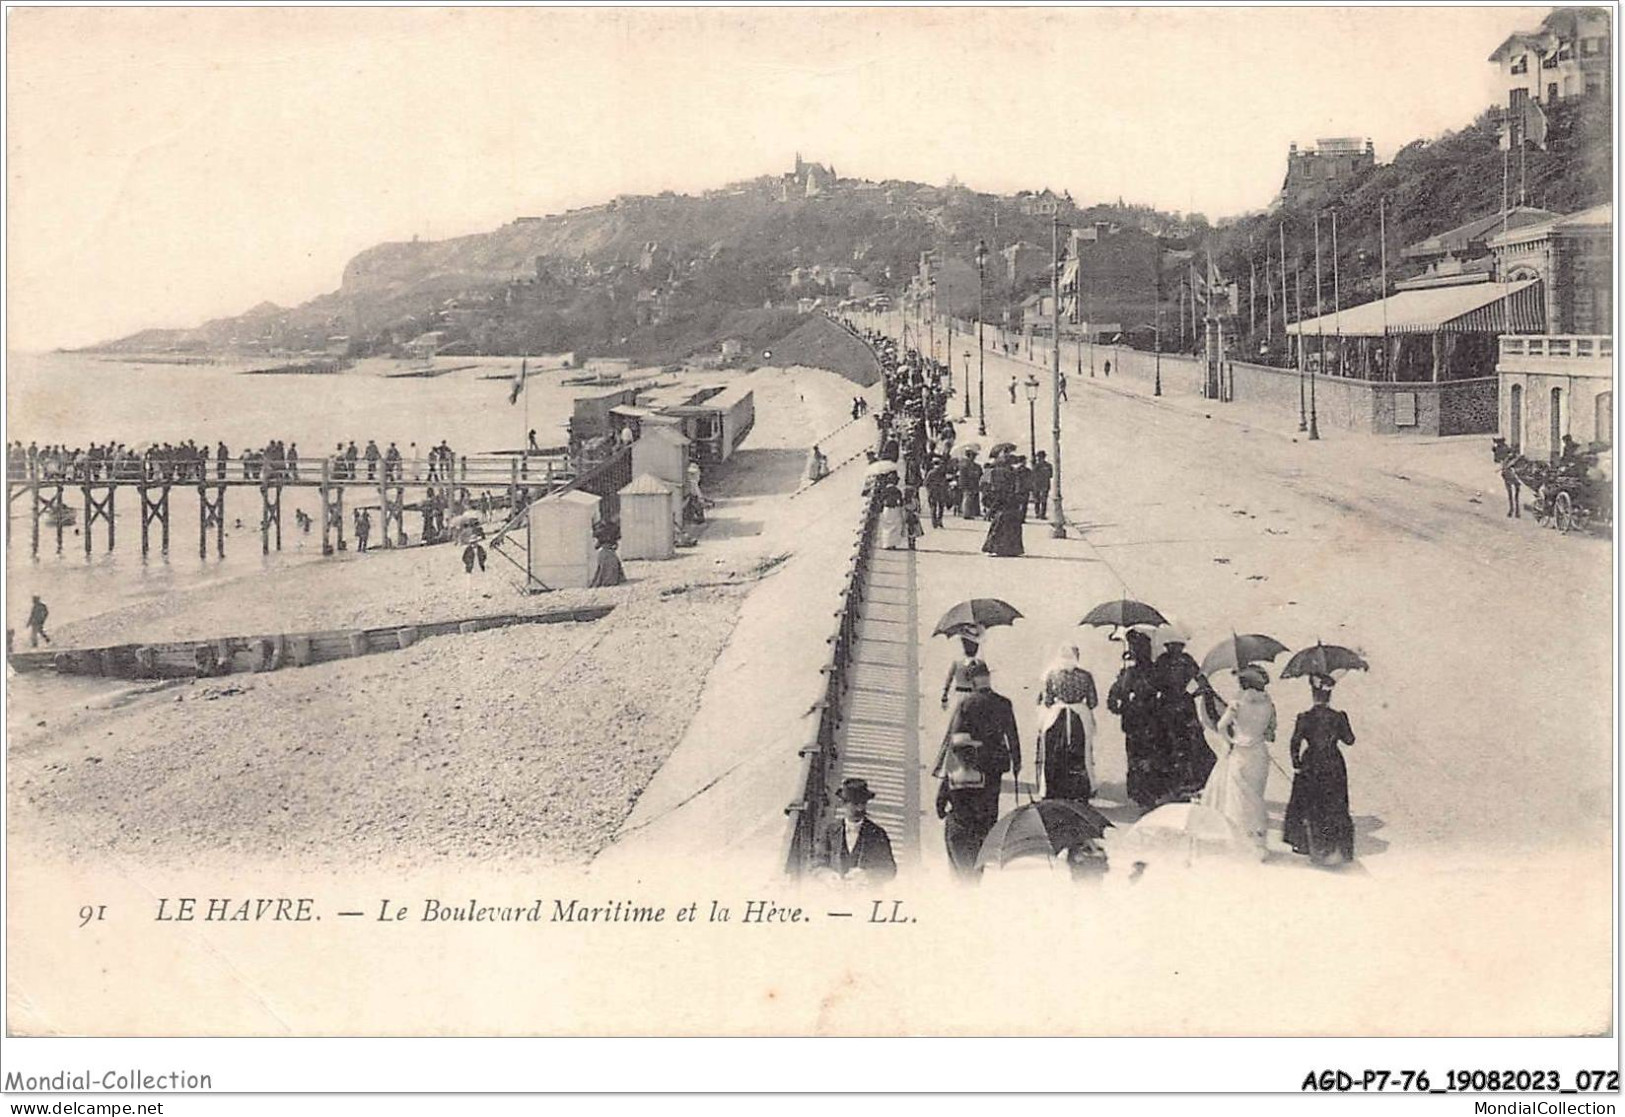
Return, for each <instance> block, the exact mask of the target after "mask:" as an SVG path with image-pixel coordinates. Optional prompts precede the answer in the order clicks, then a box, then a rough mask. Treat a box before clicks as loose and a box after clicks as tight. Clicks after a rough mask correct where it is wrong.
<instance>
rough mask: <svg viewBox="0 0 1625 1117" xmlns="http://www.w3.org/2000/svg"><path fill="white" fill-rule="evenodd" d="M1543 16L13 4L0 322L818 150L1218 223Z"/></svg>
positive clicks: (80, 340)
mask: <svg viewBox="0 0 1625 1117" xmlns="http://www.w3.org/2000/svg"><path fill="white" fill-rule="evenodd" d="M1548 10H1549V9H1547V8H1539V7H1537V8H1526V7H1436V8H1307V7H1299V8H1286V7H1276V8H1245V9H1242V8H1189V9H1187V8H1093V9H1077V8H1066V9H1060V8H1004V9H993V8H951V9H950V8H868V9H854V8H844V9H829V8H823V9H811V8H800V9H764V8H660V9H651V8H639V9H602V8H599V9H588V8H573V9H435V8H409V9H365V8H341V9H309V8H307V9H247V8H218V9H173V8H171V9H131V8H104V9H26V10H18V9H12V10H10V11H9V12H8V13H7V15H8V19H7V41H6V51H7V113H6V139H7V143H6V152H7V167H6V185H7V191H8V196H7V207H6V219H7V244H8V256H7V261H6V263H7V268H6V276H7V292H6V295H7V299H6V308H7V329H8V337H7V345H8V348H12V349H38V348H50V347H55V346H72V345H82V344H89V343H92V342H95V341H99V340H106V339H110V338H113V337H117V336H120V335H122V334H125V333H129V332H132V331H134V330H137V329H140V328H143V327H148V326H191V325H196V324H198V323H200V322H201V321H203V320H205V319H207V318H211V317H218V316H221V315H228V314H237V313H241V312H242V311H243V310H246V309H247V308H249V307H250V306H252V305H254V304H256V303H259V302H261V301H263V300H267V299H269V300H271V301H273V302H276V303H280V304H282V305H292V304H295V303H298V302H302V301H304V300H305V299H308V298H311V297H313V296H315V295H317V294H320V293H322V292H324V291H330V290H333V289H335V288H337V286H338V284H339V280H340V276H341V273H342V271H343V268H344V264H345V263H346V261H348V260H349V259H350V258H351V257H352V256H354V255H355V254H356V253H357V252H359V251H361V250H362V249H365V248H367V247H369V246H371V245H373V244H377V243H380V242H383V241H391V240H409V239H411V238H412V237H413V236H421V237H423V238H425V239H438V238H441V237H447V236H456V235H461V234H465V233H472V232H479V231H482V230H486V229H490V228H494V227H495V226H497V225H499V224H502V223H503V222H506V221H510V220H512V219H513V218H514V217H515V216H518V215H521V214H527V215H529V214H538V215H539V214H547V213H557V212H561V211H563V210H565V209H568V208H572V207H575V206H582V205H592V204H595V203H597V202H601V201H605V200H607V199H609V198H611V197H613V196H615V195H617V194H639V193H656V192H659V191H661V190H668V189H669V190H676V191H679V192H697V191H700V190H704V189H707V188H710V187H714V186H720V185H722V184H723V183H726V182H730V181H734V180H738V179H744V178H751V177H755V176H756V175H760V174H767V173H779V172H781V171H784V170H788V169H789V167H790V164H791V162H792V160H793V159H794V156H795V153H796V152H797V151H799V152H801V153H802V155H803V156H804V157H806V158H807V159H809V160H817V161H820V162H824V163H826V164H832V165H833V166H834V167H835V168H836V170H837V171H838V172H839V173H840V174H841V175H842V176H851V177H862V178H870V179H885V178H899V179H912V180H917V181H923V182H934V183H941V182H944V181H946V180H947V179H948V178H949V176H950V175H952V176H957V178H958V179H959V180H960V181H961V182H963V183H965V184H966V185H967V186H969V187H972V188H973V189H978V190H986V191H998V192H1007V191H1015V190H1021V189H1039V188H1042V187H1045V186H1048V187H1051V188H1053V189H1056V190H1069V191H1071V193H1072V196H1073V197H1074V198H1075V199H1076V200H1078V201H1079V202H1080V203H1084V204H1088V203H1090V202H1094V201H1103V200H1115V199H1116V198H1117V197H1118V196H1122V197H1123V198H1124V200H1126V201H1130V202H1143V203H1148V204H1152V205H1156V206H1159V207H1161V208H1164V209H1169V210H1180V211H1188V212H1201V213H1205V214H1207V215H1208V216H1209V217H1210V218H1215V219H1216V218H1219V217H1224V216H1229V215H1233V214H1238V213H1242V212H1246V211H1248V210H1255V209H1261V208H1263V207H1264V206H1266V205H1267V204H1268V203H1269V201H1270V199H1271V197H1272V196H1273V195H1274V193H1275V191H1276V190H1277V189H1279V187H1280V183H1281V179H1282V176H1283V175H1284V173H1285V166H1286V151H1287V145H1288V144H1289V143H1291V142H1293V141H1297V142H1299V143H1302V144H1307V143H1312V142H1313V141H1314V140H1315V139H1316V138H1317V137H1321V136H1362V137H1370V138H1371V139H1372V140H1374V141H1375V143H1376V148H1377V154H1378V157H1379V159H1386V158H1388V157H1390V156H1392V154H1393V153H1394V152H1395V151H1396V150H1398V149H1399V148H1400V147H1401V146H1403V145H1404V144H1405V143H1408V142H1409V141H1410V140H1412V139H1416V138H1418V137H1429V136H1435V135H1438V134H1439V133H1440V132H1443V131H1446V130H1448V129H1452V128H1459V127H1461V126H1462V125H1464V124H1466V123H1468V122H1470V121H1471V120H1472V119H1473V117H1474V116H1476V115H1477V114H1478V112H1480V111H1481V110H1482V109H1484V108H1485V107H1487V106H1488V105H1489V104H1491V103H1493V102H1496V101H1498V100H1500V99H1501V98H1500V95H1499V94H1498V91H1497V88H1496V83H1495V78H1496V68H1495V67H1494V66H1491V65H1490V64H1489V63H1488V62H1487V61H1486V59H1487V57H1488V55H1489V53H1490V52H1491V51H1492V50H1493V49H1494V48H1495V46H1496V45H1497V44H1498V43H1499V42H1500V41H1501V39H1502V38H1504V37H1505V35H1506V34H1508V33H1509V32H1511V31H1513V30H1517V29H1520V28H1524V27H1533V26H1535V25H1537V24H1538V23H1539V21H1540V19H1541V17H1542V16H1543V15H1544V14H1545V13H1546V12H1547V11H1548Z"/></svg>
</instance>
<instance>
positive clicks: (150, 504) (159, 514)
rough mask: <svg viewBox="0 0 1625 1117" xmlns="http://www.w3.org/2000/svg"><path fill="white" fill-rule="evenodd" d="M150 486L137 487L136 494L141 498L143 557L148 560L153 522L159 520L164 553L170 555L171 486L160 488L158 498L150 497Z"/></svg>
mask: <svg viewBox="0 0 1625 1117" xmlns="http://www.w3.org/2000/svg"><path fill="white" fill-rule="evenodd" d="M151 490H152V486H150V485H145V484H143V485H138V486H136V493H137V494H138V495H139V496H140V497H141V557H142V558H146V557H147V554H148V553H149V551H150V550H151V539H150V537H151V531H152V527H151V525H152V522H153V521H154V520H157V521H158V522H159V524H160V525H161V526H162V528H163V552H164V554H166V555H167V554H169V486H168V485H160V486H158V496H157V497H153V496H150V495H149V493H150V492H151Z"/></svg>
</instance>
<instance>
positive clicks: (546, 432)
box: [5, 353, 638, 632]
mask: <svg viewBox="0 0 1625 1117" xmlns="http://www.w3.org/2000/svg"><path fill="white" fill-rule="evenodd" d="M276 363H277V362H276V361H274V360H266V359H263V358H262V359H260V360H258V361H252V362H246V361H237V362H225V363H221V364H215V365H179V364H172V363H162V362H159V361H146V362H143V361H140V360H134V359H118V358H113V357H110V356H108V355H98V354H81V353H8V354H7V360H6V368H5V399H6V417H5V438H6V441H7V443H8V444H9V443H11V442H16V441H21V442H22V443H24V444H25V445H26V444H27V443H29V442H37V443H39V444H40V445H41V446H44V445H48V444H52V443H61V444H65V445H67V446H68V447H70V448H72V447H77V446H89V445H90V443H92V442H97V443H107V442H123V443H124V444H125V445H127V446H131V447H136V448H141V447H144V446H146V445H147V444H151V443H163V442H171V443H175V442H181V441H184V440H186V439H192V440H194V441H195V442H197V444H198V445H200V446H201V445H205V444H206V445H208V446H210V447H213V446H214V445H215V444H216V443H217V442H219V441H221V440H224V441H225V443H226V445H227V447H228V448H229V449H230V451H231V454H232V456H233V457H237V456H239V455H240V454H241V453H242V451H243V449H244V448H247V447H259V446H263V445H265V444H266V443H267V442H269V441H270V440H272V439H281V440H282V441H284V442H292V443H297V444H298V447H299V455H300V459H301V461H302V462H305V463H308V465H309V466H315V465H316V462H317V460H318V459H319V458H320V457H322V456H323V455H324V454H329V453H332V452H333V448H334V446H335V445H336V444H338V443H340V442H346V443H347V442H349V441H350V440H352V439H353V440H354V441H355V443H356V445H357V446H358V447H361V448H363V449H364V448H365V447H366V444H367V440H368V439H369V438H370V439H375V440H376V441H377V442H378V445H379V448H380V449H383V448H387V447H388V445H389V443H390V442H391V441H393V442H394V443H395V444H396V446H397V447H398V448H399V449H400V450H401V452H402V453H403V454H406V455H410V453H411V450H410V446H411V444H412V443H414V442H415V443H417V446H418V453H419V455H420V456H422V455H424V454H427V452H428V448H429V447H430V446H432V445H438V444H439V443H440V441H441V440H442V439H444V440H446V442H447V443H448V444H449V445H450V446H451V447H452V449H453V450H454V451H456V452H457V453H459V454H486V453H493V452H497V451H503V450H508V451H513V450H517V449H519V448H520V447H522V446H524V445H525V440H526V434H527V432H528V431H530V430H532V429H534V430H535V431H536V439H537V441H538V443H540V444H541V445H542V446H559V445H563V444H564V443H565V442H566V441H567V438H568V433H567V422H568V419H569V415H570V408H571V400H572V399H573V398H574V397H575V396H577V395H580V394H583V393H586V392H590V391H594V390H596V389H594V388H584V387H579V386H570V385H565V384H563V383H561V381H562V379H563V378H564V377H566V376H571V375H573V374H572V373H569V372H565V371H563V370H562V369H560V368H559V367H557V366H558V365H559V363H560V362H559V361H558V360H556V359H555V360H546V359H543V360H538V361H536V362H535V363H533V364H532V365H531V367H530V376H529V378H528V380H527V382H526V384H527V386H526V390H525V391H524V392H523V393H522V394H521V396H520V399H519V401H518V402H517V403H515V404H511V405H510V404H509V403H508V395H509V391H510V388H511V386H512V378H513V376H514V375H515V374H516V372H517V371H518V369H519V365H520V359H519V358H517V357H511V358H510V357H462V358H458V357H439V358H436V359H435V361H434V363H433V365H432V366H431V367H432V368H435V369H452V370H454V371H448V372H446V373H444V374H443V375H437V376H403V375H401V374H403V373H413V372H420V371H424V366H423V364H422V362H404V361H396V360H391V359H385V358H377V359H369V360H363V361H359V362H357V363H356V365H355V366H354V367H353V368H350V369H347V370H345V371H343V372H339V373H333V374H326V375H322V374H315V375H299V374H251V373H249V372H248V370H250V369H254V368H263V367H267V366H271V365H274V364H276ZM464 366H468V367H464ZM538 366H548V367H545V371H540V372H539V371H537V368H538ZM631 375H632V376H636V375H638V373H637V372H634V373H633V374H631ZM488 377H495V379H487V378H488ZM8 495H10V494H9V493H8ZM65 497H66V499H67V501H68V503H69V504H70V506H72V507H73V508H74V510H75V512H76V513H77V516H76V520H77V521H78V522H76V523H75V524H74V525H73V526H72V527H69V528H67V529H66V530H65V531H64V533H63V543H62V553H61V554H57V553H56V534H55V531H54V529H52V528H51V527H50V526H49V525H46V524H44V523H42V524H41V527H40V554H39V555H38V556H37V557H31V556H30V554H29V530H30V529H29V515H28V505H27V499H28V498H27V495H26V493H25V494H22V495H19V496H17V497H16V498H15V499H14V500H11V501H8V504H7V510H8V516H7V523H6V552H5V553H6V587H7V591H8V594H7V602H6V613H7V620H6V623H7V625H8V627H14V628H17V629H18V631H19V632H20V631H21V628H22V620H23V618H24V617H25V616H26V614H27V610H28V604H29V596H30V595H31V594H35V593H38V594H40V595H41V597H42V598H44V599H45V601H46V603H47V604H48V605H49V606H50V608H51V615H52V619H53V623H59V622H66V621H69V620H72V619H76V618H79V617H84V616H92V615H96V614H98V613H101V612H103V611H106V610H109V609H114V608H118V607H119V606H121V605H125V604H129V603H133V602H137V601H142V600H147V599H151V598H154V597H161V596H163V595H165V594H170V593H175V592H179V591H184V590H186V589H189V588H192V587H196V586H201V585H206V584H208V583H211V582H214V581H218V580H225V579H236V578H241V577H243V576H245V575H249V574H252V573H253V572H255V571H257V570H271V569H275V568H277V567H280V566H282V565H285V564H289V563H301V562H312V561H320V560H321V533H320V530H319V528H318V529H315V530H313V531H312V533H311V534H309V535H305V534H303V533H301V532H300V531H299V529H298V528H297V526H296V525H295V522H294V520H295V517H294V510H295V509H302V510H303V511H305V512H306V513H307V514H308V515H310V516H311V517H313V518H314V519H315V521H316V523H317V524H318V525H319V524H320V522H321V521H320V518H319V512H320V506H321V505H320V500H319V498H318V496H317V493H316V491H315V490H314V489H288V490H285V492H284V496H283V509H282V548H283V549H282V550H281V551H280V552H277V551H275V550H273V551H272V552H271V554H269V555H262V554H261V545H260V532H259V520H260V508H259V496H258V494H257V493H255V492H254V491H253V490H251V489H241V488H234V489H230V490H228V492H227V497H226V544H225V557H224V558H218V557H216V556H215V553H214V543H213V539H212V534H213V532H212V529H211V533H210V534H211V539H210V542H209V553H208V555H207V557H205V558H202V559H200V558H199V557H198V501H197V493H196V489H193V488H188V487H185V486H177V487H176V488H175V489H173V490H172V493H171V498H170V500H171V508H170V541H169V553H168V554H167V555H165V554H163V553H161V552H160V550H159V546H158V525H157V524H154V525H153V526H152V529H151V531H152V546H151V551H150V553H149V554H148V556H147V557H146V559H145V560H143V558H142V554H141V518H140V499H139V497H138V496H137V494H136V492H135V490H133V489H121V490H120V491H119V494H118V497H117V532H118V543H117V547H116V549H115V550H113V551H111V552H109V551H108V550H107V542H106V525H105V524H103V523H97V524H96V525H95V526H94V535H93V537H92V544H93V546H92V550H91V553H90V554H89V555H86V553H85V549H84V537H83V535H82V534H81V532H82V531H83V530H84V524H83V523H82V521H83V519H84V508H83V498H82V496H81V495H80V493H79V491H78V490H77V489H75V488H73V487H69V489H68V490H67V492H66V494H65ZM409 530H410V527H409Z"/></svg>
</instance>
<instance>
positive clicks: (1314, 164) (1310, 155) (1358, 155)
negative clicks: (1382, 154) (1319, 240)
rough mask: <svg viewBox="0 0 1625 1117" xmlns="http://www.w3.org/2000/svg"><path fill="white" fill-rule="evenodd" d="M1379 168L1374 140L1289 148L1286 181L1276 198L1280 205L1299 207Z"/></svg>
mask: <svg viewBox="0 0 1625 1117" xmlns="http://www.w3.org/2000/svg"><path fill="white" fill-rule="evenodd" d="M1376 165H1377V153H1376V150H1375V149H1374V148H1373V147H1372V146H1371V141H1370V140H1368V139H1361V138H1359V137H1357V136H1340V137H1334V138H1331V139H1319V140H1316V141H1315V146H1314V147H1308V148H1302V149H1300V148H1299V147H1298V145H1297V144H1293V145H1292V146H1291V147H1290V148H1288V149H1287V155H1286V181H1284V182H1283V183H1282V184H1281V193H1280V194H1279V195H1278V196H1277V197H1276V205H1277V206H1283V205H1285V206H1298V205H1303V204H1305V203H1310V202H1313V201H1314V200H1315V199H1316V198H1320V197H1324V196H1325V195H1327V194H1330V193H1332V192H1334V191H1341V190H1343V189H1344V188H1345V187H1347V186H1348V184H1349V183H1351V182H1353V181H1354V180H1355V179H1356V178H1358V177H1359V176H1360V175H1362V174H1364V173H1365V172H1366V171H1369V170H1371V169H1372V168H1373V167H1375V166H1376Z"/></svg>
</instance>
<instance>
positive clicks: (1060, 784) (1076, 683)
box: [1037, 644, 1099, 803]
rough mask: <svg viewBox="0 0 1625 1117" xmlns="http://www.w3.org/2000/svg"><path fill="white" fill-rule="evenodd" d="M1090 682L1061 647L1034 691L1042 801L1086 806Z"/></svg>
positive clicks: (1091, 753)
mask: <svg viewBox="0 0 1625 1117" xmlns="http://www.w3.org/2000/svg"><path fill="white" fill-rule="evenodd" d="M1098 703H1099V698H1098V697H1096V694H1095V678H1094V676H1093V675H1091V674H1089V672H1088V671H1086V670H1084V668H1083V666H1082V664H1080V663H1079V662H1078V649H1077V646H1076V645H1074V644H1062V645H1061V646H1060V648H1059V649H1058V650H1057V652H1056V654H1055V661H1054V662H1053V663H1052V664H1050V667H1049V670H1048V671H1047V672H1045V674H1044V681H1043V684H1042V685H1041V686H1040V687H1039V691H1038V705H1039V706H1040V707H1041V708H1042V710H1043V715H1042V716H1043V724H1042V727H1041V729H1042V737H1041V739H1040V740H1039V743H1038V749H1037V752H1038V766H1039V772H1040V773H1041V776H1042V779H1043V783H1044V788H1043V790H1044V797H1045V798H1046V799H1074V800H1077V801H1078V802H1081V803H1087V802H1088V801H1089V798H1090V796H1092V795H1093V794H1094V787H1095V712H1094V711H1095V706H1096V705H1097V704H1098Z"/></svg>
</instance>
